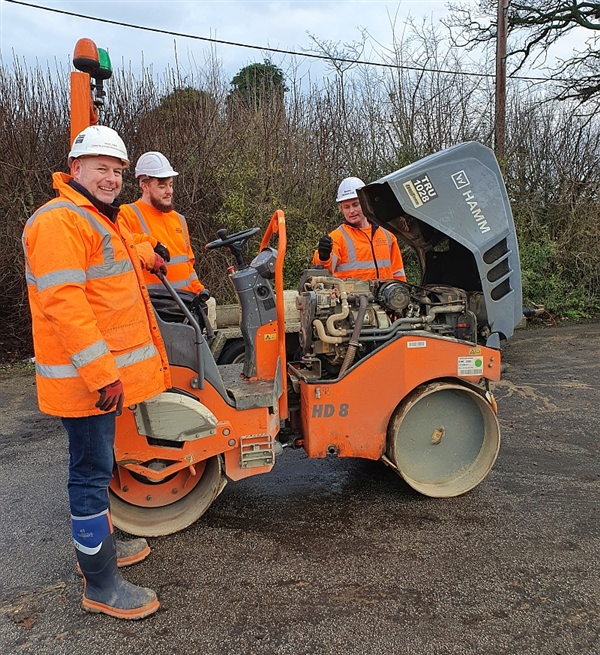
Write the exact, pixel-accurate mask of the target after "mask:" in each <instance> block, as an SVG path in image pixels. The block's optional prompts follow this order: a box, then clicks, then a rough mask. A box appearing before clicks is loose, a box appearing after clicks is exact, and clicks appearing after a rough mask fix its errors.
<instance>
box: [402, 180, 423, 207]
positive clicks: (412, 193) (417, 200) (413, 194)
mask: <svg viewBox="0 0 600 655" xmlns="http://www.w3.org/2000/svg"><path fill="white" fill-rule="evenodd" d="M402 186H403V187H404V190H405V191H406V193H407V194H408V197H409V198H410V199H411V202H412V204H413V205H414V206H415V208H417V207H421V206H422V205H423V201H422V200H421V196H420V195H419V194H418V192H417V190H416V189H415V185H414V184H413V183H412V181H411V180H409V181H408V182H405V183H404V184H403V185H402Z"/></svg>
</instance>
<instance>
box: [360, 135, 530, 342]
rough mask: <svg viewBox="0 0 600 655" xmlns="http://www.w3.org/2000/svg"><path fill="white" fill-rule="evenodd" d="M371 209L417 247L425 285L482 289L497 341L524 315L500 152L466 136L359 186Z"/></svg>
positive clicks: (478, 292) (369, 215)
mask: <svg viewBox="0 0 600 655" xmlns="http://www.w3.org/2000/svg"><path fill="white" fill-rule="evenodd" d="M358 196H359V199H360V202H361V205H362V207H363V211H364V213H365V216H366V217H367V218H368V219H369V220H370V221H371V222H373V223H376V224H378V225H381V226H383V227H385V228H386V229H388V230H389V231H390V232H392V233H393V234H395V235H396V236H397V237H398V239H399V240H400V241H401V242H402V241H403V242H405V243H407V244H409V245H410V246H412V247H413V248H414V249H415V250H416V252H417V255H418V258H419V262H420V265H421V272H422V280H421V283H422V284H423V285H425V284H445V285H449V286H454V287H459V288H461V289H464V290H465V291H467V292H469V293H472V295H474V296H479V297H481V296H483V299H484V302H485V311H486V313H487V321H488V324H489V326H490V329H491V332H492V334H491V335H490V337H489V338H488V341H487V342H488V345H490V346H492V347H498V346H499V342H500V338H508V337H510V336H511V335H512V334H513V331H514V328H515V327H516V326H517V325H518V324H519V322H520V321H521V319H522V292H521V267H520V263H519V252H518V246H517V238H516V233H515V226H514V222H513V217H512V213H511V210H510V205H509V202H508V197H507V194H506V189H505V186H504V182H503V180H502V175H501V173H500V169H499V167H498V163H497V161H496V158H495V156H494V153H493V152H492V151H491V150H490V149H489V148H486V147H485V146H483V145H481V144H480V143H475V142H468V143H462V144H460V145H457V146H454V147H452V148H447V149H446V150H442V151H441V152H437V153H435V154H433V155H430V156H429V157H425V158H424V159H421V160H419V161H417V162H415V163H413V164H410V165H409V166H405V167H404V168H401V169H400V170H399V171H396V172H395V173H391V174H390V175H386V176H385V177H383V178H381V179H380V180H377V181H376V182H373V183H372V184H368V185H367V186H365V187H363V188H362V189H359V191H358Z"/></svg>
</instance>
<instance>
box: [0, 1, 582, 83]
mask: <svg viewBox="0 0 600 655" xmlns="http://www.w3.org/2000/svg"><path fill="white" fill-rule="evenodd" d="M469 2H471V3H472V4H473V5H476V4H477V0H464V3H465V4H466V3H469ZM23 3H27V4H28V5H31V6H23V4H15V3H12V2H8V1H7V0H0V57H1V59H2V63H3V64H4V65H11V64H12V62H13V58H14V56H15V55H16V56H17V57H18V58H19V59H20V60H21V62H24V63H25V64H26V65H27V66H35V65H36V64H37V63H39V64H41V65H42V66H44V67H45V65H46V64H47V63H48V64H49V65H50V67H51V69H54V68H55V66H56V63H57V62H58V63H59V64H61V65H62V66H64V67H66V69H67V70H69V69H70V61H71V56H72V52H73V47H74V45H75V42H76V41H77V40H78V39H79V38H82V37H88V38H91V39H93V40H94V41H95V43H96V44H97V45H98V47H101V48H104V49H106V50H108V52H109V54H110V57H111V60H112V64H113V69H116V68H118V67H122V66H125V67H127V68H129V67H130V68H131V69H132V70H133V72H134V73H136V74H138V73H139V72H140V70H141V69H142V62H143V64H144V67H145V68H146V69H147V67H148V66H150V65H151V66H152V71H153V73H154V74H161V73H163V72H164V71H165V70H166V69H167V68H168V67H171V68H173V67H176V66H178V67H179V70H182V71H183V72H184V73H185V71H187V70H190V71H193V70H196V69H197V68H198V67H202V66H203V64H204V63H205V62H206V60H207V58H208V57H209V56H210V55H211V52H212V55H213V56H216V58H217V59H218V60H219V62H220V65H221V67H222V69H223V71H224V72H225V74H226V76H227V78H228V79H231V78H232V77H233V76H234V75H235V74H236V73H237V72H238V71H239V70H240V69H241V68H242V67H244V66H246V65H248V64H250V63H253V62H257V61H263V60H264V59H265V58H266V57H269V58H270V59H271V61H272V62H273V63H274V64H276V65H279V66H280V67H281V68H282V69H283V70H284V72H285V73H286V74H289V71H290V70H291V67H292V66H294V67H296V77H303V76H305V75H306V74H309V75H310V76H311V77H312V78H313V79H315V78H318V77H320V76H322V75H324V74H326V73H327V70H328V69H327V67H326V66H325V65H324V64H323V63H319V62H318V60H314V59H309V58H306V57H291V56H289V55H288V56H284V55H280V54H277V53H269V52H266V51H264V50H261V48H264V47H269V48H277V49H282V50H291V51H295V52H299V53H302V52H306V51H307V50H311V49H312V51H313V52H315V44H314V43H313V41H312V40H311V38H310V36H309V34H312V35H314V37H315V38H316V39H317V40H318V41H320V42H328V43H338V44H341V45H343V44H345V43H352V42H358V41H360V39H361V33H362V31H363V30H366V31H367V32H368V34H369V35H370V37H371V42H372V43H377V44H379V45H378V46H377V47H378V48H380V49H381V48H389V47H390V45H391V43H392V41H393V37H394V34H396V36H399V35H401V34H402V31H403V30H404V26H405V22H406V19H407V17H408V16H409V15H410V16H412V18H413V19H415V20H417V21H421V20H426V21H431V22H433V23H434V24H439V20H440V18H441V17H443V16H445V15H446V14H447V9H446V4H447V0H399V1H396V2H390V1H388V0H345V1H343V2H342V1H329V0H305V1H288V0H209V1H191V0H167V1H164V0H137V1H132V0H23ZM33 5H37V6H41V7H45V8H51V9H55V10H61V11H65V12H70V13H75V14H81V15H86V16H94V17H97V18H103V19H107V20H111V21H117V22H123V23H129V24H133V25H140V26H145V27H150V28H155V29H160V30H165V31H171V32H178V33H182V34H187V35H193V36H196V37H204V38H212V39H219V40H221V41H229V42H237V43H243V44H248V45H253V46H258V49H249V48H243V47H237V46H233V45H224V44H216V45H212V46H211V45H210V44H209V43H207V42H206V41H201V40H196V39H192V38H185V37H181V36H172V35H165V34H159V33H155V32H150V31H143V30H138V29H133V28H131V27H122V26H116V25H110V24H105V23H101V22H97V21H92V20H87V19H84V18H77V17H70V16H65V15H61V14H58V13H53V12H50V11H46V10H43V9H38V8H34V6H33ZM578 45H581V40H580V41H579V43H578ZM571 47H572V45H570V43H569V40H568V39H567V40H565V42H564V52H565V53H566V54H568V51H569V50H570V48H571ZM211 48H212V51H211ZM363 58H366V59H369V60H378V59H379V58H378V56H377V53H375V52H373V51H367V52H365V53H364V55H363ZM379 60H380V59H379Z"/></svg>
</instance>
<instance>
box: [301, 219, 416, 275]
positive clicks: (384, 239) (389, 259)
mask: <svg viewBox="0 0 600 655" xmlns="http://www.w3.org/2000/svg"><path fill="white" fill-rule="evenodd" d="M329 236H330V237H331V238H332V239H333V248H332V251H331V257H330V258H329V259H328V260H327V261H326V262H322V261H321V260H320V259H319V253H318V251H315V254H314V256H313V264H314V265H315V266H318V265H319V264H321V265H323V266H324V267H325V268H326V269H328V270H329V272H330V273H331V274H332V275H335V277H339V278H341V279H342V280H347V279H348V278H355V279H359V280H378V279H379V280H391V279H393V278H395V279H396V280H403V281H406V276H405V275H404V263H403V262H402V255H401V254H400V248H399V247H398V240H397V239H396V237H395V236H394V235H393V234H391V233H390V232H388V231H387V230H386V229H384V228H382V227H380V226H378V225H370V224H369V226H368V227H365V228H361V227H353V226H352V225H349V224H348V223H342V225H340V226H339V227H338V228H336V229H335V230H334V231H333V232H330V234H329Z"/></svg>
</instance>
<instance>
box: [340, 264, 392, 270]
mask: <svg viewBox="0 0 600 655" xmlns="http://www.w3.org/2000/svg"><path fill="white" fill-rule="evenodd" d="M388 266H389V264H388ZM374 268H375V264H374V263H369V262H355V263H354V264H340V265H339V266H338V267H337V269H336V270H338V271H358V270H360V269H365V270H369V271H370V270H371V269H374Z"/></svg>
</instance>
